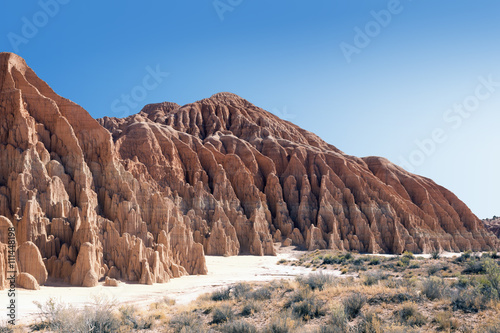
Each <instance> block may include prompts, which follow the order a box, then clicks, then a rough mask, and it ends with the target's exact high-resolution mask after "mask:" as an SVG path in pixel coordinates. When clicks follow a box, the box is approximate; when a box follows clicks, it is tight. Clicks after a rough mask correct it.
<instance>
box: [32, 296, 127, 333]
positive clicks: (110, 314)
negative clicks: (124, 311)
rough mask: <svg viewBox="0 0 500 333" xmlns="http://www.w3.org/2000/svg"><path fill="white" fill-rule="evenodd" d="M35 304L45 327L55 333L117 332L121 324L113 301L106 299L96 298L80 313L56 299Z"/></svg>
mask: <svg viewBox="0 0 500 333" xmlns="http://www.w3.org/2000/svg"><path fill="white" fill-rule="evenodd" d="M35 304H36V305H37V307H38V309H39V314H40V317H41V318H42V321H43V326H45V328H47V329H49V330H52V331H54V332H74V333H80V332H81V333H107V332H115V331H116V330H117V329H118V327H119V324H120V323H119V320H118V319H117V318H116V316H115V315H114V309H115V307H114V305H113V301H112V300H109V299H107V298H104V297H99V296H96V297H94V299H93V302H92V304H91V305H90V306H86V307H85V308H84V309H81V310H78V311H76V310H75V309H74V308H72V307H71V306H68V305H66V304H64V303H62V302H61V303H57V302H56V301H55V300H54V299H49V300H48V301H47V302H46V303H45V304H40V303H38V302H35Z"/></svg>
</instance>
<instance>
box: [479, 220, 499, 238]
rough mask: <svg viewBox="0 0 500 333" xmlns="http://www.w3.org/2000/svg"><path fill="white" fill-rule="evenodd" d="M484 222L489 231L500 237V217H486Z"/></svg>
mask: <svg viewBox="0 0 500 333" xmlns="http://www.w3.org/2000/svg"><path fill="white" fill-rule="evenodd" d="M483 223H484V225H485V227H486V229H488V230H489V231H491V232H492V233H494V234H495V235H496V236H497V237H498V238H500V217H498V216H493V218H491V219H484V220H483Z"/></svg>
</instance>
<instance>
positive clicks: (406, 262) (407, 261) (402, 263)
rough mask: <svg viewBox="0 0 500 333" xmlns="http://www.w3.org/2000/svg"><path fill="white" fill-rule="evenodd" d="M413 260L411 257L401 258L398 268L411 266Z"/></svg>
mask: <svg viewBox="0 0 500 333" xmlns="http://www.w3.org/2000/svg"><path fill="white" fill-rule="evenodd" d="M410 261H411V259H410V258H409V257H405V256H403V257H401V258H400V259H399V261H398V263H397V266H399V267H403V268H406V267H408V266H409V265H410Z"/></svg>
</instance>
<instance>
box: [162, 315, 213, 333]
mask: <svg viewBox="0 0 500 333" xmlns="http://www.w3.org/2000/svg"><path fill="white" fill-rule="evenodd" d="M169 326H170V327H171V328H172V329H173V330H174V332H175V333H180V332H182V333H195V332H205V330H204V329H203V322H202V321H201V319H200V317H199V316H197V315H196V314H194V313H190V312H182V313H179V314H177V315H175V316H174V317H173V318H172V319H171V320H170V322H169Z"/></svg>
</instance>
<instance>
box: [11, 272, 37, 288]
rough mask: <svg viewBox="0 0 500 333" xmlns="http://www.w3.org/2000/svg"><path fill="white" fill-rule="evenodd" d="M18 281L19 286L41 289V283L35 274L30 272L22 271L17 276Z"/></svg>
mask: <svg viewBox="0 0 500 333" xmlns="http://www.w3.org/2000/svg"><path fill="white" fill-rule="evenodd" d="M16 283H17V285H18V286H19V287H21V288H24V289H29V290H39V289H40V285H39V284H38V282H37V280H36V279H35V278H34V277H33V275H31V274H28V273H20V274H18V275H17V276H16Z"/></svg>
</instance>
